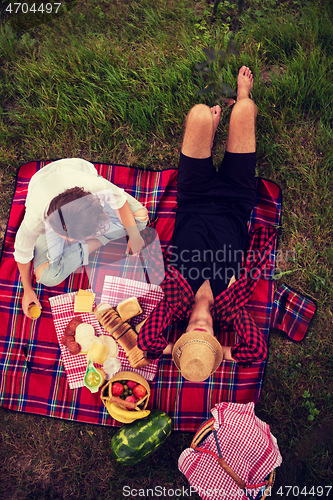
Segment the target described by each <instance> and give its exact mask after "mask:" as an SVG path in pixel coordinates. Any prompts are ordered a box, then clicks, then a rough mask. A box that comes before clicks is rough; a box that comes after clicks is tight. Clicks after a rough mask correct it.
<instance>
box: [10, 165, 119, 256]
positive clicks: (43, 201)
mask: <svg viewBox="0 0 333 500" xmlns="http://www.w3.org/2000/svg"><path fill="white" fill-rule="evenodd" d="M75 186H78V187H80V188H82V189H84V191H89V192H90V193H95V194H96V195H97V196H98V197H99V198H100V200H101V203H102V205H104V203H106V202H107V203H108V204H109V205H110V206H111V207H112V208H113V209H117V208H121V207H122V206H123V205H124V204H125V202H126V195H125V191H124V190H123V189H121V188H119V187H118V186H115V185H114V184H112V183H111V182H109V181H107V180H106V179H104V178H103V177H100V176H99V175H98V174H97V170H96V169H95V167H94V165H93V164H92V163H90V162H89V161H86V160H82V159H80V158H69V159H63V160H57V161H54V162H52V163H50V164H49V165H46V166H45V167H43V168H42V169H41V170H39V171H38V172H36V174H34V175H33V176H32V177H31V180H30V182H29V186H28V194H27V197H26V202H25V215H24V218H23V221H22V223H21V225H20V227H19V229H18V231H17V234H16V238H15V244H14V259H15V260H16V262H19V263H21V264H26V263H28V262H30V261H31V260H32V259H33V255H34V247H35V243H36V240H37V238H38V236H39V235H40V234H42V233H43V232H44V231H45V220H46V218H47V211H48V208H49V205H50V202H51V200H52V199H53V198H55V197H56V196H58V195H59V194H61V193H63V192H64V191H66V189H71V188H73V187H75Z"/></svg>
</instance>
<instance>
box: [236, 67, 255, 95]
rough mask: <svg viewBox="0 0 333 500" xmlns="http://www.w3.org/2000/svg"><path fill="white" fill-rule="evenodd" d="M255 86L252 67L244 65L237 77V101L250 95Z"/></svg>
mask: <svg viewBox="0 0 333 500" xmlns="http://www.w3.org/2000/svg"><path fill="white" fill-rule="evenodd" d="M252 87H253V75H252V71H251V70H250V68H248V67H247V66H242V67H241V69H240V70H239V72H238V78H237V101H240V100H241V99H246V98H248V97H249V95H250V92H251V90H252Z"/></svg>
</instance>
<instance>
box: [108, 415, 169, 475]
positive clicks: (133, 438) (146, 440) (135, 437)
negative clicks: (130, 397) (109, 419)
mask: <svg viewBox="0 0 333 500" xmlns="http://www.w3.org/2000/svg"><path fill="white" fill-rule="evenodd" d="M171 431H172V420H171V418H170V417H169V415H167V414H166V413H165V412H163V411H161V410H153V411H152V412H151V413H150V414H149V415H148V417H146V418H143V419H140V420H135V421H134V422H132V423H131V424H126V425H124V426H123V427H122V428H121V429H119V430H118V431H117V432H116V433H115V434H114V436H113V438H112V440H111V451H112V454H113V455H114V457H115V459H116V461H117V462H118V463H119V464H122V465H135V464H137V463H138V462H141V460H143V459H144V458H145V457H147V456H148V455H150V454H151V453H153V452H154V451H156V450H157V449H158V448H159V447H160V446H161V445H162V444H163V443H164V442H165V441H166V439H167V438H168V437H169V436H170V434H171Z"/></svg>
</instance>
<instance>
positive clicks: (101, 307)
mask: <svg viewBox="0 0 333 500" xmlns="http://www.w3.org/2000/svg"><path fill="white" fill-rule="evenodd" d="M110 310H112V311H114V312H116V311H115V310H114V309H113V307H111V306H110V305H109V304H107V303H106V302H101V303H100V304H98V306H97V307H95V309H94V314H95V317H96V319H98V321H99V320H100V318H101V317H102V316H103V314H104V313H106V312H107V311H110Z"/></svg>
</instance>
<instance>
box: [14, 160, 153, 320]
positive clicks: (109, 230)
mask: <svg viewBox="0 0 333 500" xmlns="http://www.w3.org/2000/svg"><path fill="white" fill-rule="evenodd" d="M25 205H26V211H25V215H24V219H23V221H22V223H21V225H20V227H19V230H18V232H17V235H16V238H15V251H14V258H15V260H16V262H17V265H18V269H19V272H20V275H21V279H22V283H23V290H24V293H23V299H22V308H23V312H24V314H26V315H27V316H28V317H30V315H29V312H28V307H29V304H31V303H34V304H36V305H37V306H38V307H39V308H41V304H40V302H39V300H38V298H37V296H36V294H35V292H34V290H33V288H32V283H31V263H33V268H34V273H35V276H36V280H37V282H38V283H42V284H43V285H45V286H50V287H51V286H55V285H58V284H59V283H61V282H62V281H63V280H64V279H65V278H67V277H68V276H69V275H70V274H71V273H73V272H75V271H76V270H77V269H78V268H79V267H80V266H82V265H87V264H88V256H89V254H90V253H91V252H93V251H94V250H96V249H97V248H99V247H100V246H102V245H105V244H107V243H108V242H109V241H110V240H115V239H118V238H121V237H123V236H125V235H128V236H129V247H128V251H130V250H131V251H132V253H138V252H140V250H141V248H142V247H143V245H144V241H143V239H142V237H141V235H140V231H142V230H143V229H144V228H145V227H146V225H147V223H148V212H147V210H146V208H144V207H143V205H142V204H141V203H140V202H138V201H137V200H136V199H135V198H133V197H132V196H130V195H129V194H128V193H126V192H125V191H124V190H123V189H121V188H119V187H117V186H115V185H114V184H112V183H111V182H109V181H107V180H106V179H104V178H103V177H100V176H98V175H97V170H96V169H95V167H94V165H93V164H92V163H89V162H88V161H85V160H82V159H78V158H71V159H63V160H57V161H54V162H52V163H50V164H49V165H47V166H45V167H44V168H42V169H41V170H39V171H38V172H37V173H36V174H34V175H33V176H32V178H31V180H30V182H29V186H28V194H27V198H26V203H25Z"/></svg>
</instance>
